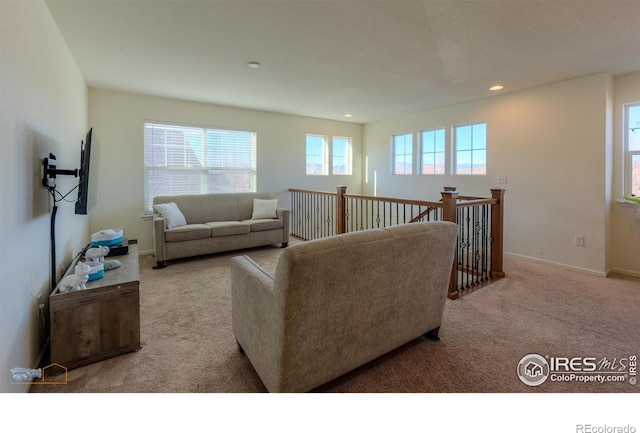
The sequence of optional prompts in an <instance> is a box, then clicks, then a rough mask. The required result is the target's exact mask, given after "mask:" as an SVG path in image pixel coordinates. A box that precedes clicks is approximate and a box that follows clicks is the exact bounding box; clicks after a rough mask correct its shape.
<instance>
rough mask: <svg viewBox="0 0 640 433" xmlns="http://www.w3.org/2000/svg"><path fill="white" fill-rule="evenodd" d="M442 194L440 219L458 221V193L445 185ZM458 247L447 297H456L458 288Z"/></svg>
mask: <svg viewBox="0 0 640 433" xmlns="http://www.w3.org/2000/svg"><path fill="white" fill-rule="evenodd" d="M440 194H441V195H442V220H443V221H450V222H452V223H454V224H457V223H458V210H457V203H458V193H457V192H456V191H455V188H452V187H445V191H443V192H441V193H440ZM457 251H458V248H457V247H456V254H455V256H454V258H453V263H452V264H451V276H450V277H449V290H448V293H447V297H448V298H449V299H458V297H459V294H458V288H457V287H456V280H457V278H456V276H457V273H458V253H457Z"/></svg>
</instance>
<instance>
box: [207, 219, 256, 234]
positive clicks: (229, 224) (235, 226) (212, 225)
mask: <svg viewBox="0 0 640 433" xmlns="http://www.w3.org/2000/svg"><path fill="white" fill-rule="evenodd" d="M206 225H207V226H208V227H209V230H210V231H211V236H213V237H216V236H233V235H243V234H247V233H249V232H250V231H251V229H250V227H249V224H247V223H246V222H241V221H213V222H208V223H207V224H206Z"/></svg>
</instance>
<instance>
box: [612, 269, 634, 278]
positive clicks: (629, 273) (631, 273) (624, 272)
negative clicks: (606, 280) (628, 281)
mask: <svg viewBox="0 0 640 433" xmlns="http://www.w3.org/2000/svg"><path fill="white" fill-rule="evenodd" d="M609 274H622V275H627V276H629V277H636V278H640V272H636V271H630V270H628V269H620V268H611V269H610V270H609V272H608V273H607V275H609Z"/></svg>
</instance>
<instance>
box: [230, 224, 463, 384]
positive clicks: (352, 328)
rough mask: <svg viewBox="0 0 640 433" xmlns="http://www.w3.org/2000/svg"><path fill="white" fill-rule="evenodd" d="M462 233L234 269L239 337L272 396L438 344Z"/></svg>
mask: <svg viewBox="0 0 640 433" xmlns="http://www.w3.org/2000/svg"><path fill="white" fill-rule="evenodd" d="M456 232H457V229H456V225H455V224H453V223H449V222H425V223H413V224H406V225H400V226H394V227H391V228H387V229H375V230H367V231H360V232H355V233H349V234H345V235H338V236H333V237H329V238H324V239H319V240H314V241H308V242H304V243H300V244H296V245H292V246H290V247H288V248H287V249H285V250H283V251H282V253H281V255H280V257H279V259H278V263H277V265H276V269H275V273H273V274H272V273H268V272H265V271H264V270H263V269H262V268H261V267H260V266H258V265H257V264H256V263H254V262H253V261H252V260H251V259H250V258H248V257H246V256H238V257H234V258H232V259H231V296H232V321H233V332H234V334H235V337H236V339H237V341H238V347H239V350H240V351H241V352H244V353H246V355H247V357H248V358H249V361H250V362H251V364H252V365H253V367H254V369H255V370H256V372H257V373H258V376H259V377H260V379H261V380H262V382H263V383H264V385H265V386H266V388H267V390H268V391H270V392H305V391H309V390H311V389H313V388H316V387H318V386H319V385H322V384H324V383H326V382H328V381H330V380H332V379H335V378H337V377H339V376H341V375H343V374H344V373H347V372H348V371H350V370H353V369H355V368H356V367H359V366H361V365H363V364H365V363H367V362H369V361H371V360H373V359H375V358H377V357H379V356H381V355H383V354H385V353H387V352H389V351H391V350H393V349H395V348H398V347H399V346H401V345H403V344H405V343H407V342H409V341H411V340H414V339H416V338H418V337H421V336H423V335H426V336H427V337H430V338H432V339H436V340H437V339H438V330H439V328H440V325H441V323H442V317H443V312H444V307H445V301H446V299H447V286H448V283H449V277H450V275H451V268H452V264H453V258H454V250H455V245H456Z"/></svg>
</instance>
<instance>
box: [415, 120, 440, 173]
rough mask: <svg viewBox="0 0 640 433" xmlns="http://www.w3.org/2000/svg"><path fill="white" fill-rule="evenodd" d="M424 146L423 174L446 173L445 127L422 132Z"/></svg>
mask: <svg viewBox="0 0 640 433" xmlns="http://www.w3.org/2000/svg"><path fill="white" fill-rule="evenodd" d="M420 144H421V146H422V162H421V164H422V167H421V171H420V173H421V174H444V166H445V162H444V158H445V153H444V152H445V133H444V129H435V130H432V131H422V133H421V134H420Z"/></svg>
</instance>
